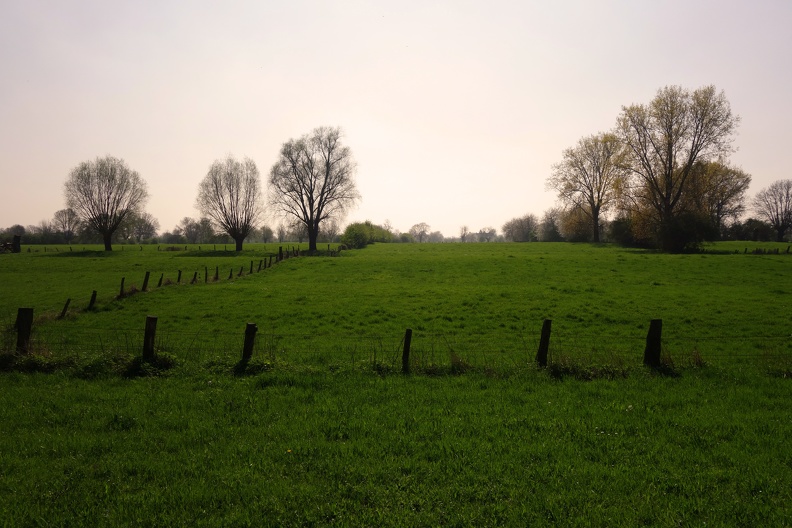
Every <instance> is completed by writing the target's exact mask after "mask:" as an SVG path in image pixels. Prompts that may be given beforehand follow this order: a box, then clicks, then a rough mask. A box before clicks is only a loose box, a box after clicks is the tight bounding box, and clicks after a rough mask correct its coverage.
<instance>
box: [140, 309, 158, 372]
mask: <svg viewBox="0 0 792 528" xmlns="http://www.w3.org/2000/svg"><path fill="white" fill-rule="evenodd" d="M156 334H157V318H156V317H154V316H151V315H149V316H146V333H145V334H144V336H143V361H152V360H153V359H154V338H155V336H156Z"/></svg>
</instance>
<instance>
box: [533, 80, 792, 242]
mask: <svg viewBox="0 0 792 528" xmlns="http://www.w3.org/2000/svg"><path fill="white" fill-rule="evenodd" d="M739 121H740V118H739V116H736V115H734V114H733V113H732V111H731V107H730V105H729V102H728V100H727V99H726V97H725V95H724V94H723V92H718V91H717V90H716V89H715V87H714V86H705V87H702V88H698V89H696V90H692V91H691V90H687V89H684V88H682V87H679V86H668V87H665V88H662V89H660V90H658V92H657V94H656V96H655V98H654V99H652V101H650V102H649V103H648V104H633V105H630V106H624V107H622V111H621V113H620V114H619V116H618V118H617V120H616V125H615V126H614V128H613V129H612V130H610V131H607V132H600V133H597V134H594V135H591V136H587V137H583V138H582V139H580V140H579V141H578V143H577V144H576V145H574V146H572V147H570V148H568V149H566V150H564V152H563V153H562V160H561V161H560V162H559V163H558V164H556V165H554V166H553V170H552V175H551V176H550V177H549V178H548V179H547V186H548V188H551V189H553V190H555V191H556V192H557V193H558V198H559V201H560V203H561V204H562V208H563V209H562V215H563V218H564V222H565V223H567V224H568V225H570V227H573V226H574V225H575V224H578V225H579V226H583V225H586V226H588V229H589V233H590V235H589V237H588V238H589V239H590V240H592V241H594V242H598V241H600V238H601V235H602V233H603V225H602V217H603V215H605V214H606V213H610V212H612V213H613V216H614V219H613V221H612V222H610V224H609V226H608V227H609V235H610V238H611V239H612V240H615V241H617V242H621V243H625V244H635V245H643V246H651V247H656V248H659V249H662V250H665V251H684V250H686V249H690V248H693V247H696V246H698V245H699V244H700V243H701V242H703V241H709V240H719V239H723V238H731V237H733V236H735V235H737V236H739V237H740V238H744V237H746V234H748V233H746V231H751V233H750V235H751V236H749V237H748V238H757V237H758V236H759V235H760V231H766V229H765V228H766V227H769V228H770V229H771V230H773V231H774V232H775V238H776V240H778V241H782V240H784V237H785V236H786V233H787V231H788V230H789V228H790V227H792V180H781V181H777V182H775V183H773V184H771V185H770V186H769V187H768V188H766V189H762V190H761V191H760V192H759V193H758V194H757V195H756V196H755V198H754V199H753V201H752V202H751V205H752V208H753V212H754V213H755V214H756V215H757V216H758V218H749V219H748V220H747V221H746V222H744V223H743V222H741V221H740V218H741V217H742V215H743V214H744V213H745V211H746V192H747V190H748V186H749V184H750V182H751V176H750V175H749V174H748V173H746V172H745V171H743V170H742V169H741V168H739V167H736V166H734V165H733V164H732V163H731V162H730V161H729V155H730V154H731V153H733V152H734V147H733V138H734V135H735V133H736V129H737V126H738V125H739Z"/></svg>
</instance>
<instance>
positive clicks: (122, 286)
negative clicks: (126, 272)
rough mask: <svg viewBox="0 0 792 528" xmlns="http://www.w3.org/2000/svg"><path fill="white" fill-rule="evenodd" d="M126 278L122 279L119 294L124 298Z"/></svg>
mask: <svg viewBox="0 0 792 528" xmlns="http://www.w3.org/2000/svg"><path fill="white" fill-rule="evenodd" d="M125 278H126V277H121V292H120V293H119V294H118V296H119V297H123V296H124V279H125Z"/></svg>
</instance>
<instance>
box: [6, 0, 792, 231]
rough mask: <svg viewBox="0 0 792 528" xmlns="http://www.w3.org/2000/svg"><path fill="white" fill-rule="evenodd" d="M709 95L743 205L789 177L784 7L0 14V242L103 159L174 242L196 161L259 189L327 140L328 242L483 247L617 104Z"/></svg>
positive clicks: (42, 214)
mask: <svg viewBox="0 0 792 528" xmlns="http://www.w3.org/2000/svg"><path fill="white" fill-rule="evenodd" d="M709 84H712V85H715V87H716V88H717V89H718V90H719V91H720V90H722V91H723V92H724V93H725V94H726V97H727V99H728V100H729V101H730V103H731V107H732V111H733V112H734V113H735V114H737V115H739V116H740V117H741V124H740V126H739V128H738V134H737V136H736V137H735V143H734V144H735V146H736V147H737V148H738V149H739V150H738V152H736V153H735V154H733V155H732V157H731V161H732V162H733V163H734V164H735V165H737V166H739V167H741V168H742V169H743V170H745V171H746V172H748V173H749V174H751V175H752V177H753V183H752V184H751V187H750V190H749V194H750V196H753V195H754V194H755V193H756V192H757V191H759V190H760V189H762V188H763V187H766V186H767V185H769V184H770V183H772V182H773V181H776V180H780V179H788V178H792V171H790V165H791V164H790V162H789V150H788V149H789V140H790V134H789V127H790V126H791V125H792V92H791V91H790V87H792V2H790V1H789V0H754V1H747V0H740V1H735V0H712V1H710V0H668V1H665V0H662V1H661V0H655V1H640V0H596V1H594V0H579V1H572V0H560V1H550V0H546V1H502V0H486V1H476V2H473V1H464V0H456V1H450V0H439V1H431V0H423V1H413V0H398V1H380V2H377V1H321V0H288V1H280V0H271V1H265V0H257V1H254V0H250V1H246V0H240V1H223V2H220V1H217V2H212V1H207V0H193V1H178V2H177V1H170V0H156V1H142V0H136V1H123V2H122V1H117V0H85V1H71V0H59V1H55V0H52V1H42V0H19V1H17V0H0V182H2V185H0V199H2V206H0V228H5V227H9V226H11V225H13V224H22V225H25V226H27V225H31V224H33V225H35V224H38V223H39V222H40V221H42V220H45V219H51V218H52V216H53V214H54V213H55V211H57V210H58V209H62V208H64V207H65V202H64V198H63V184H64V181H65V179H66V177H67V175H68V174H69V171H70V170H71V169H72V168H74V167H75V166H77V165H78V164H79V163H80V162H82V161H87V160H92V159H94V158H96V157H97V156H104V155H108V154H109V155H112V156H116V157H120V158H123V159H124V160H126V162H127V164H128V165H129V166H130V167H131V168H132V169H134V170H136V171H138V172H139V173H140V175H141V176H142V177H143V179H145V180H146V181H147V183H148V190H149V194H150V198H149V201H148V203H147V205H146V208H145V209H146V211H147V212H149V213H151V214H152V215H154V217H156V218H157V219H158V220H159V222H160V230H161V231H166V230H171V229H173V227H174V226H175V225H176V224H177V223H178V222H179V220H180V219H182V218H183V217H185V216H190V217H196V218H197V217H198V216H199V213H198V212H197V211H196V210H195V208H194V204H195V198H196V195H197V190H198V183H199V182H200V180H201V179H202V178H203V177H204V176H205V175H206V172H207V170H208V168H209V166H210V164H211V163H212V162H213V161H214V160H216V159H219V158H222V157H224V156H225V155H227V154H232V155H234V156H236V157H239V158H241V157H243V156H248V157H250V158H251V159H253V160H254V161H255V162H256V164H257V165H258V168H259V171H260V172H261V177H262V185H263V186H265V187H266V179H267V176H268V174H269V170H270V168H271V167H272V165H273V164H274V163H275V161H276V159H277V156H278V151H279V149H280V147H281V145H282V144H283V143H284V142H286V141H288V140H289V139H292V138H297V137H300V136H302V135H303V134H306V133H308V132H310V131H311V130H312V129H314V128H316V127H318V126H338V127H341V128H342V130H343V131H344V133H345V142H346V144H347V145H348V146H349V147H350V148H351V149H352V152H353V154H354V157H355V159H356V161H357V165H358V172H357V176H356V178H357V185H358V190H359V191H360V194H361V196H362V200H361V202H360V204H359V205H358V207H357V208H355V209H354V210H352V211H350V213H349V215H348V216H347V218H346V219H345V223H346V222H350V221H362V220H371V221H373V222H375V223H378V224H381V223H383V222H385V221H386V220H389V221H390V224H391V225H392V226H393V227H394V228H396V229H398V230H400V231H407V230H409V228H410V227H411V226H412V225H413V224H416V223H419V222H426V223H427V224H429V225H430V226H431V228H432V230H433V231H438V230H439V231H441V232H442V233H443V234H444V235H446V236H458V234H459V228H460V226H462V225H467V226H468V227H469V228H470V229H471V230H473V231H477V230H478V229H480V228H483V227H487V226H492V227H495V228H496V229H497V230H498V231H499V232H500V228H501V226H502V225H503V224H504V222H506V221H507V220H509V219H511V218H514V217H517V216H521V215H523V214H526V213H534V214H536V215H537V216H540V217H541V215H542V213H543V212H544V211H545V210H547V209H549V208H550V207H552V206H553V205H554V204H555V203H556V197H555V195H554V193H552V192H550V191H547V190H545V181H546V179H547V177H548V176H549V175H550V172H551V168H552V165H553V164H554V163H557V162H559V161H560V159H561V154H562V151H563V150H564V149H565V148H568V147H570V146H573V145H574V144H575V143H576V142H577V141H578V139H580V138H581V137H583V136H587V135H590V134H594V133H597V132H600V131H606V130H609V129H611V128H612V127H613V126H614V124H615V122H616V118H617V116H618V114H619V112H620V111H621V107H622V106H624V105H629V104H633V103H648V102H649V101H650V100H651V99H652V98H653V97H654V96H655V94H656V92H657V90H658V89H659V88H661V87H663V86H667V85H679V86H682V87H685V88H689V89H695V88H699V87H701V86H705V85H709ZM269 223H270V225H273V227H274V225H275V223H276V221H275V220H271V221H270V222H269Z"/></svg>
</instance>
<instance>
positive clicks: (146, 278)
mask: <svg viewBox="0 0 792 528" xmlns="http://www.w3.org/2000/svg"><path fill="white" fill-rule="evenodd" d="M150 274H151V272H149V271H147V272H146V276H145V277H144V278H143V290H142V291H146V290H148V281H149V275H150Z"/></svg>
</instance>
